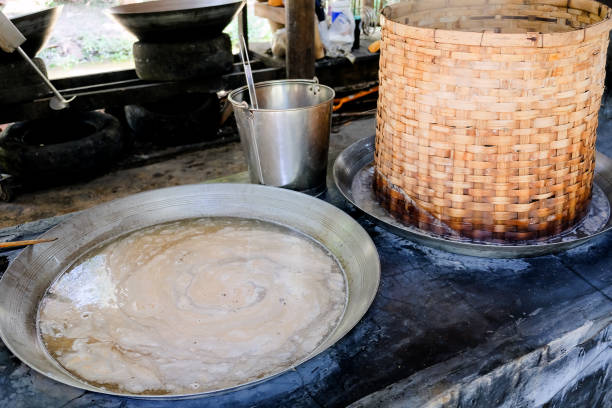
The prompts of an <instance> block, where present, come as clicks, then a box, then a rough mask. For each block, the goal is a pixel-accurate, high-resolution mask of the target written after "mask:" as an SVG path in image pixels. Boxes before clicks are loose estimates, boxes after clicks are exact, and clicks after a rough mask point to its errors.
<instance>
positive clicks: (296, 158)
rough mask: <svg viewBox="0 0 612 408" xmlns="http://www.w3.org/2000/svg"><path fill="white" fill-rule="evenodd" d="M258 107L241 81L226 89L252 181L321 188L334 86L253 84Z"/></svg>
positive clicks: (311, 191) (298, 81)
mask: <svg viewBox="0 0 612 408" xmlns="http://www.w3.org/2000/svg"><path fill="white" fill-rule="evenodd" d="M255 89H256V93H257V102H258V105H259V109H251V108H250V105H251V104H250V101H249V93H248V89H247V87H246V86H244V87H242V88H238V89H236V90H234V91H232V92H231V93H230V94H229V101H230V102H231V103H232V105H233V107H234V114H235V116H236V122H237V124H238V132H239V133H240V140H241V142H242V147H243V149H244V152H245V155H246V158H247V162H248V165H249V174H250V176H251V181H252V182H254V183H259V184H265V185H268V186H275V187H283V188H289V189H292V190H297V191H301V192H303V193H306V194H312V195H317V194H319V193H321V192H323V191H325V178H326V175H327V152H328V150H329V133H330V130H331V114H332V108H333V101H334V95H335V93H334V90H333V89H331V88H330V87H327V86H325V85H321V84H319V83H318V81H317V80H316V79H315V80H304V79H288V80H279V81H267V82H260V83H258V84H256V85H255Z"/></svg>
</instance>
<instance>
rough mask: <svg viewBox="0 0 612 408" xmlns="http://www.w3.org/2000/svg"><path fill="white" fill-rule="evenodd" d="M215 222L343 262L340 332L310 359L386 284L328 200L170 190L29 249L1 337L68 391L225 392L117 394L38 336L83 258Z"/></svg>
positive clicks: (2, 297)
mask: <svg viewBox="0 0 612 408" xmlns="http://www.w3.org/2000/svg"><path fill="white" fill-rule="evenodd" d="M209 216H213V217H214V216H236V217H246V218H256V219H260V220H267V221H271V222H275V223H279V224H283V225H286V226H289V227H291V228H294V229H297V230H298V231H301V232H302V233H304V234H306V235H308V236H310V237H312V238H313V239H315V240H317V241H318V242H320V243H321V244H322V245H324V246H325V247H326V248H327V249H329V250H330V251H331V253H333V254H334V255H335V256H336V258H337V259H338V260H339V262H340V263H341V265H342V267H343V269H344V272H345V274H346V277H347V281H348V302H347V305H346V310H345V313H344V315H343V317H342V320H341V321H340V323H339V324H338V326H337V327H336V329H335V330H334V331H333V332H332V333H331V334H330V335H329V337H328V338H327V339H325V340H324V341H323V343H322V344H321V345H320V346H319V347H317V349H316V350H314V351H313V352H312V353H311V354H310V355H309V356H307V357H306V358H304V359H303V360H301V361H299V362H297V363H296V365H298V364H301V363H303V362H304V361H306V360H308V359H310V358H312V357H314V356H315V355H317V354H319V353H321V352H322V351H324V350H325V349H327V348H328V347H330V346H331V345H333V344H334V343H336V342H337V341H338V340H339V339H340V338H342V337H343V336H344V335H345V334H346V333H348V331H349V330H350V329H351V328H352V327H353V326H355V324H357V322H358V321H359V320H360V319H361V317H362V316H363V315H364V314H365V312H366V311H367V310H368V308H369V306H370V304H371V303H372V300H373V299H374V296H375V295H376V291H377V289H378V282H379V278H380V263H379V259H378V253H377V251H376V247H375V246H374V243H373V242H372V240H371V239H370V237H369V236H368V234H367V233H366V232H365V231H364V230H363V228H361V226H360V225H359V224H358V223H357V222H355V221H354V220H353V219H352V218H351V217H349V216H348V215H347V214H345V213H344V212H342V211H341V210H339V209H337V208H336V207H334V206H332V205H330V204H327V203H326V202H324V201H321V200H318V199H316V198H312V197H309V196H306V195H304V194H300V193H296V192H294V191H290V190H284V189H279V188H274V187H266V186H259V185H251V184H204V185H191V186H181V187H172V188H166V189H162V190H156V191H151V192H146V193H141V194H136V195H133V196H130V197H127V198H123V199H120V200H116V201H113V202H110V203H106V204H102V205H100V206H98V207H95V208H92V209H89V210H86V211H83V212H82V213H78V214H75V215H74V216H73V217H71V218H70V219H68V220H67V221H66V222H64V223H62V224H60V225H58V226H57V227H55V228H53V229H51V230H50V231H48V232H47V233H45V234H43V235H42V237H41V238H54V237H57V238H59V239H58V240H57V241H55V242H53V243H51V244H41V245H38V246H33V247H29V248H26V249H24V250H23V252H21V253H20V254H19V256H18V257H17V258H16V259H15V261H14V262H13V263H12V264H11V265H10V266H9V268H8V269H7V271H6V272H5V273H4V276H3V277H2V279H1V280H0V337H1V338H2V341H4V344H6V346H7V347H8V348H9V349H10V350H11V351H12V352H13V354H15V355H16V356H17V357H19V358H20V359H21V360H22V361H23V362H24V363H26V364H27V365H29V366H30V367H32V368H33V369H35V370H36V371H38V372H40V373H42V374H44V375H46V376H47V377H50V378H52V379H54V380H57V381H59V382H62V383H64V384H68V385H72V386H74V387H78V388H81V389H84V390H90V391H96V392H101V393H106V394H114V395H124V396H125V395H127V396H134V397H138V398H147V399H177V398H189V397H197V396H202V395H210V394H213V393H218V392H224V391H227V390H230V389H237V388H239V387H244V386H246V385H251V384H254V383H257V382H260V381H264V380H266V379H268V378H270V377H273V376H276V375H278V374H280V373H281V372H284V371H287V370H289V369H290V368H287V369H286V370H282V371H279V372H276V373H272V374H270V375H269V376H267V377H264V378H262V379H261V380H258V381H255V382H252V383H248V384H243V385H241V386H238V387H233V388H229V389H224V390H215V391H211V392H206V393H200V394H185V395H172V396H140V395H130V394H118V393H113V392H109V391H108V390H104V389H100V388H96V387H93V386H91V385H89V384H86V383H84V382H82V381H79V380H77V379H76V378H74V377H72V376H71V375H70V374H69V373H68V372H67V371H65V370H64V369H63V368H62V367H61V366H60V365H59V364H58V363H57V362H55V361H54V360H53V359H51V358H50V357H49V356H48V355H47V353H46V351H45V349H44V346H43V345H42V343H41V340H40V338H39V337H38V334H37V330H36V314H37V309H38V305H39V302H40V300H41V299H42V297H43V295H44V294H45V291H46V290H47V288H48V287H49V286H50V285H51V283H52V282H53V281H54V280H55V279H56V278H57V277H58V276H59V275H60V274H61V273H62V272H64V271H66V270H67V269H68V268H70V266H71V265H72V264H73V263H74V262H75V261H76V260H77V259H78V258H79V257H80V256H81V255H83V254H84V253H86V252H87V251H89V250H91V249H92V248H94V247H96V246H98V245H100V244H102V243H104V242H106V241H108V240H111V239H113V238H115V237H117V236H120V235H123V234H125V233H128V232H130V231H134V230H137V229H141V228H144V227H147V226H151V225H155V224H159V223H164V222H169V221H175V220H180V219H188V218H194V217H209Z"/></svg>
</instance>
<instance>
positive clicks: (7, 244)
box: [0, 238, 57, 248]
mask: <svg viewBox="0 0 612 408" xmlns="http://www.w3.org/2000/svg"><path fill="white" fill-rule="evenodd" d="M55 240H57V238H47V239H29V240H26V241H13V242H0V248H15V247H20V246H27V245H36V244H42V243H44V242H53V241H55Z"/></svg>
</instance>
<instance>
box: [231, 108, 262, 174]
mask: <svg viewBox="0 0 612 408" xmlns="http://www.w3.org/2000/svg"><path fill="white" fill-rule="evenodd" d="M238 106H240V107H241V108H243V109H246V111H247V112H248V113H247V119H248V122H249V131H250V134H251V140H252V142H251V148H252V149H253V153H254V155H255V162H256V163H257V178H258V179H259V184H266V183H264V177H263V170H262V169H261V158H260V157H259V147H258V146H257V135H256V134H255V123H254V122H255V111H254V109H251V108H250V107H249V104H248V103H246V101H242V102H240V103H239V104H238Z"/></svg>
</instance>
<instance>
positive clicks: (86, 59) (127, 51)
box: [40, 34, 132, 68]
mask: <svg viewBox="0 0 612 408" xmlns="http://www.w3.org/2000/svg"><path fill="white" fill-rule="evenodd" d="M74 46H75V47H78V48H79V49H80V53H77V54H74V53H68V52H64V50H63V49H62V48H61V47H59V46H58V47H52V48H47V49H45V50H43V51H42V52H41V53H40V57H42V58H43V59H44V60H45V61H47V63H48V65H49V67H50V68H56V67H61V68H72V67H74V66H76V65H78V64H83V63H90V62H122V61H127V60H129V59H130V58H131V57H132V39H130V38H129V37H99V36H96V35H87V34H85V35H83V36H80V37H78V38H76V39H75V43H74Z"/></svg>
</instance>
